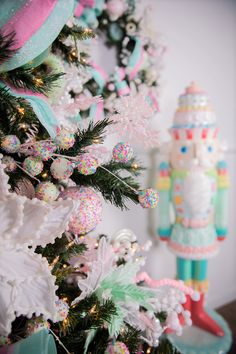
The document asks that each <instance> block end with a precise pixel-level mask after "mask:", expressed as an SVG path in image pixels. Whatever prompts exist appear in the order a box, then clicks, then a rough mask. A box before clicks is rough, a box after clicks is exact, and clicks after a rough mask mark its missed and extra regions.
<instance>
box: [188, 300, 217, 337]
mask: <svg viewBox="0 0 236 354" xmlns="http://www.w3.org/2000/svg"><path fill="white" fill-rule="evenodd" d="M204 300H205V294H204V293H201V294H200V300H199V301H193V300H192V305H191V318H192V322H193V325H195V326H197V327H199V328H201V329H204V330H205V331H207V332H210V333H212V334H214V335H216V336H218V337H223V336H224V331H223V329H222V328H221V327H220V326H219V325H218V324H217V322H216V321H214V320H213V319H212V318H211V317H210V316H209V315H208V313H207V312H206V311H205V310H204V302H205V301H204Z"/></svg>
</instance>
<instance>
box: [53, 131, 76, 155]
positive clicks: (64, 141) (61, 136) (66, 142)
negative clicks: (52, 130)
mask: <svg viewBox="0 0 236 354" xmlns="http://www.w3.org/2000/svg"><path fill="white" fill-rule="evenodd" d="M54 141H55V144H56V145H57V146H58V147H59V148H61V149H63V150H68V149H69V148H71V147H72V146H73V145H74V143H75V134H74V133H73V132H72V131H71V130H69V129H66V128H61V129H60V130H59V131H58V133H57V135H56V137H55V139H54Z"/></svg>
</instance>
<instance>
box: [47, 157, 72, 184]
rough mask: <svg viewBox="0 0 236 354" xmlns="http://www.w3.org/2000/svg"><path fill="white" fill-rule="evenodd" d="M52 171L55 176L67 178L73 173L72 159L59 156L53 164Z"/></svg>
mask: <svg viewBox="0 0 236 354" xmlns="http://www.w3.org/2000/svg"><path fill="white" fill-rule="evenodd" d="M50 171H51V173H52V175H53V177H54V178H56V179H58V180H67V179H68V178H69V177H70V176H71V175H72V174H73V171H74V168H73V164H72V162H71V161H69V160H67V159H65V158H64V157H59V158H57V159H55V160H54V161H53V163H52V164H51V167H50Z"/></svg>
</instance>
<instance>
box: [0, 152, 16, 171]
mask: <svg viewBox="0 0 236 354" xmlns="http://www.w3.org/2000/svg"><path fill="white" fill-rule="evenodd" d="M2 163H3V164H4V165H6V167H5V171H6V172H13V171H15V169H16V168H17V165H16V162H15V160H14V159H13V157H11V156H3V158H2Z"/></svg>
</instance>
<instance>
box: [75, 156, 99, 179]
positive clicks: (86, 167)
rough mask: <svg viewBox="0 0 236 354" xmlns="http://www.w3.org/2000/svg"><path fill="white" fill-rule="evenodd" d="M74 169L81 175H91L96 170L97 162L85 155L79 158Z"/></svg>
mask: <svg viewBox="0 0 236 354" xmlns="http://www.w3.org/2000/svg"><path fill="white" fill-rule="evenodd" d="M76 167H77V169H78V171H79V173H81V174H82V175H92V174H94V173H95V172H96V170H97V168H98V160H97V159H96V157H93V156H90V155H89V154H85V155H82V156H80V157H79V159H78V162H77V163H76Z"/></svg>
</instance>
